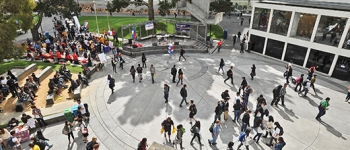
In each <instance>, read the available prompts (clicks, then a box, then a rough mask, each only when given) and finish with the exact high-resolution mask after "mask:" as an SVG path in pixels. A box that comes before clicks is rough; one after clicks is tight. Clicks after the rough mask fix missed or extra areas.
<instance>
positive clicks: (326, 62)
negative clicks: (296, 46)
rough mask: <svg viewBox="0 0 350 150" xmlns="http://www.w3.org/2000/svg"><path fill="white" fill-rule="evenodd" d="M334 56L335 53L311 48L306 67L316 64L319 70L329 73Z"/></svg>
mask: <svg viewBox="0 0 350 150" xmlns="http://www.w3.org/2000/svg"><path fill="white" fill-rule="evenodd" d="M333 58H334V54H331V53H327V52H322V51H319V50H314V49H311V51H310V55H309V59H308V61H307V64H306V67H308V68H309V67H311V66H315V67H316V70H317V71H320V72H323V73H327V74H328V72H329V69H330V68H331V65H332V62H333Z"/></svg>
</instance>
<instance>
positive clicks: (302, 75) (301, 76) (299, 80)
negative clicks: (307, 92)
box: [294, 74, 304, 92]
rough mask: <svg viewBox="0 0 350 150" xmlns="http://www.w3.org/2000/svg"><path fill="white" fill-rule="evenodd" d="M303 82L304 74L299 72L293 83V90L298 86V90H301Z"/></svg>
mask: <svg viewBox="0 0 350 150" xmlns="http://www.w3.org/2000/svg"><path fill="white" fill-rule="evenodd" d="M303 82H304V74H301V75H300V76H299V77H298V78H297V79H296V80H295V83H296V84H297V85H296V86H295V88H294V91H295V92H296V91H297V88H298V86H299V92H300V91H301V87H302V83H303Z"/></svg>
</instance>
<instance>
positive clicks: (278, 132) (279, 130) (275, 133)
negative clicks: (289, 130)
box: [266, 122, 284, 147]
mask: <svg viewBox="0 0 350 150" xmlns="http://www.w3.org/2000/svg"><path fill="white" fill-rule="evenodd" d="M274 125H275V126H276V127H275V128H274V130H273V133H272V136H271V139H270V142H269V143H266V145H267V146H270V147H271V146H273V145H272V142H273V141H275V142H276V140H277V139H278V138H279V137H280V136H282V135H283V133H284V131H283V128H282V127H281V125H280V123H279V122H275V123H274Z"/></svg>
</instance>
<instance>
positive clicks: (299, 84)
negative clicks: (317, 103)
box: [294, 83, 302, 91]
mask: <svg viewBox="0 0 350 150" xmlns="http://www.w3.org/2000/svg"><path fill="white" fill-rule="evenodd" d="M298 86H299V91H301V87H302V85H301V83H297V86H295V88H294V91H297V88H298Z"/></svg>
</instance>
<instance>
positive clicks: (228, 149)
mask: <svg viewBox="0 0 350 150" xmlns="http://www.w3.org/2000/svg"><path fill="white" fill-rule="evenodd" d="M233 145H235V144H234V143H233V142H232V141H231V142H229V143H228V144H227V148H226V150H233Z"/></svg>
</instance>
